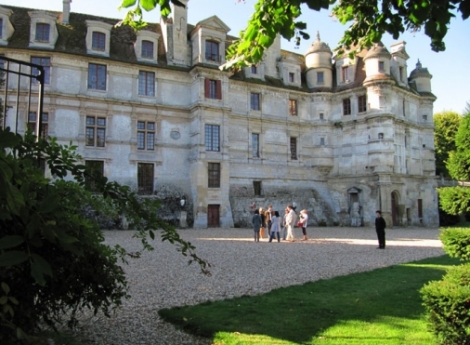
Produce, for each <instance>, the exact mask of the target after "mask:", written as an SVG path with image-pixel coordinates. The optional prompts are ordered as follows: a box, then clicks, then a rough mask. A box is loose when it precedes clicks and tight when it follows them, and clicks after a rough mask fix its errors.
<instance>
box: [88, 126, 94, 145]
mask: <svg viewBox="0 0 470 345" xmlns="http://www.w3.org/2000/svg"><path fill="white" fill-rule="evenodd" d="M86 145H87V146H95V129H94V128H90V127H87V128H86Z"/></svg>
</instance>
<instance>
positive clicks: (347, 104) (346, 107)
mask: <svg viewBox="0 0 470 345" xmlns="http://www.w3.org/2000/svg"><path fill="white" fill-rule="evenodd" d="M343 115H351V99H349V98H345V99H343Z"/></svg>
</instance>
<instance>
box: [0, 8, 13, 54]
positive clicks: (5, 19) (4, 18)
mask: <svg viewBox="0 0 470 345" xmlns="http://www.w3.org/2000/svg"><path fill="white" fill-rule="evenodd" d="M11 14H12V11H11V10H7V9H6V8H2V7H0V45H7V44H8V39H9V38H10V37H11V35H13V32H14V31H15V30H14V29H13V25H11V22H10V16H11Z"/></svg>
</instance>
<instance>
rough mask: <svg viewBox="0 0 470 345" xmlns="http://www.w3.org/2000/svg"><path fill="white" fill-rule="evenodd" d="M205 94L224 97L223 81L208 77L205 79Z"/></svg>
mask: <svg viewBox="0 0 470 345" xmlns="http://www.w3.org/2000/svg"><path fill="white" fill-rule="evenodd" d="M204 95H205V97H206V98H212V99H222V82H221V81H220V80H213V79H209V78H206V79H205V81H204Z"/></svg>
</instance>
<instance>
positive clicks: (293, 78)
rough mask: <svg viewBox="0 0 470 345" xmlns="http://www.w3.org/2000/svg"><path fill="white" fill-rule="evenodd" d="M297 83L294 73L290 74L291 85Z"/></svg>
mask: <svg viewBox="0 0 470 345" xmlns="http://www.w3.org/2000/svg"><path fill="white" fill-rule="evenodd" d="M294 82H295V74H294V73H292V72H289V83H294Z"/></svg>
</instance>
